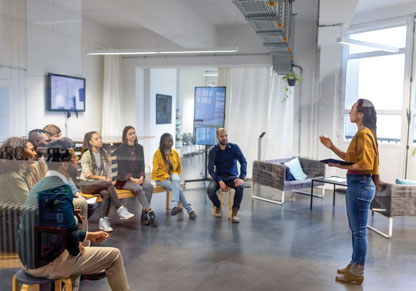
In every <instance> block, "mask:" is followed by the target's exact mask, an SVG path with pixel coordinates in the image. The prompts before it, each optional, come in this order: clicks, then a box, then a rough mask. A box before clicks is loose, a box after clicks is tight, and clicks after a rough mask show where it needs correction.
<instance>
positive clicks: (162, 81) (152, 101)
mask: <svg viewBox="0 0 416 291" xmlns="http://www.w3.org/2000/svg"><path fill="white" fill-rule="evenodd" d="M148 71H149V74H148V79H147V78H146V77H145V86H147V85H146V83H148V90H147V89H146V88H145V95H144V98H145V100H144V104H145V105H144V106H145V110H146V111H147V114H145V130H144V133H145V135H150V136H154V138H151V139H148V140H145V141H143V142H142V144H143V146H144V150H145V160H146V163H147V164H151V163H152V160H153V154H154V152H155V151H156V150H157V148H158V147H159V141H160V136H161V135H162V134H164V133H165V132H168V133H170V134H171V135H172V137H173V140H174V141H175V124H176V122H175V119H176V106H175V105H176V92H177V73H178V70H177V69H150V70H148ZM156 94H163V95H171V96H172V122H171V123H170V124H156ZM146 99H147V100H146ZM174 147H175V145H174Z"/></svg>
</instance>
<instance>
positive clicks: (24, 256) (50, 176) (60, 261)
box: [18, 139, 130, 291]
mask: <svg viewBox="0 0 416 291" xmlns="http://www.w3.org/2000/svg"><path fill="white" fill-rule="evenodd" d="M45 160H46V163H47V165H48V172H47V174H46V176H45V177H44V178H43V179H42V180H40V181H39V182H38V183H37V184H36V185H35V186H34V187H33V188H32V189H31V190H30V192H29V196H28V197H27V199H26V202H25V211H24V214H23V219H22V223H21V224H20V227H19V236H18V254H19V257H20V260H21V262H22V265H23V268H24V270H25V272H26V273H28V274H30V275H32V276H35V277H44V278H49V279H57V278H67V277H70V278H71V281H72V284H73V289H72V290H75V291H78V290H79V277H80V275H81V274H94V273H100V272H102V271H105V273H106V277H107V280H108V282H109V285H110V287H111V290H117V291H127V290H130V289H129V285H128V282H127V276H126V272H125V269H124V264H123V258H122V256H121V253H120V250H119V249H117V248H111V247H86V246H85V247H84V246H83V244H82V242H83V241H84V240H85V239H88V240H90V241H92V242H95V243H101V242H102V241H104V240H106V239H107V238H108V234H107V233H105V232H103V231H98V232H85V231H80V230H78V229H77V220H76V219H75V211H74V208H73V205H72V199H73V194H72V191H71V188H70V186H69V185H68V183H69V178H75V177H76V175H77V167H78V158H77V157H76V155H75V152H74V150H73V143H72V141H71V140H70V139H61V140H56V141H53V142H51V143H50V144H49V146H48V149H47V154H46V155H45ZM58 187H59V191H55V192H56V193H58V194H59V196H60V197H61V200H59V201H58V202H57V201H56V200H54V201H55V202H53V203H52V204H50V205H51V206H52V205H53V207H52V209H53V210H49V211H55V207H57V206H56V205H58V204H59V205H64V206H60V210H61V211H60V214H59V215H57V216H56V217H60V219H59V220H60V221H64V222H65V225H67V226H68V234H67V235H66V239H65V241H66V243H65V246H64V247H63V246H62V244H51V245H48V246H43V245H42V246H41V247H42V249H48V254H49V255H48V258H47V260H46V262H45V261H41V262H39V261H38V262H35V255H34V252H35V250H34V242H33V236H32V235H31V234H32V233H33V229H34V225H33V224H34V223H36V221H37V219H36V220H33V219H32V220H31V219H29V216H30V215H32V214H31V212H30V211H33V207H35V206H37V205H38V194H39V193H41V194H40V195H46V196H39V198H41V197H42V198H45V197H46V198H47V197H49V196H48V195H51V197H52V195H55V193H54V191H52V190H53V189H56V188H58ZM53 198H54V197H52V198H51V200H52V199H53ZM43 201H47V200H45V199H44V200H43ZM45 205H47V204H45ZM48 206H49V205H48ZM47 209H48V208H47ZM43 211H44V209H39V213H42V212H43ZM32 213H33V212H32ZM77 216H78V223H82V217H80V216H79V215H77ZM49 217H50V216H49ZM31 221H32V222H31ZM33 221H35V222H33ZM84 223H85V222H84ZM51 254H52V256H51Z"/></svg>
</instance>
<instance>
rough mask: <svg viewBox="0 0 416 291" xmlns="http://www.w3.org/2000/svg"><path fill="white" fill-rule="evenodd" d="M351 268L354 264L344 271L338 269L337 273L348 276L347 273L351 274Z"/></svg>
mask: <svg viewBox="0 0 416 291" xmlns="http://www.w3.org/2000/svg"><path fill="white" fill-rule="evenodd" d="M351 266H352V264H348V265H347V266H346V267H345V268H343V269H338V270H337V273H338V274H343V275H344V274H347V273H349V272H350V269H351Z"/></svg>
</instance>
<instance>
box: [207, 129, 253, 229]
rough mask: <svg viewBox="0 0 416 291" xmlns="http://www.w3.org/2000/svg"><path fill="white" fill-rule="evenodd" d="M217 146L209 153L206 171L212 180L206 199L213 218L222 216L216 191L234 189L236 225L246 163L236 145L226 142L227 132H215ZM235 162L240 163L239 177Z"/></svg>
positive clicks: (233, 211) (233, 213)
mask: <svg viewBox="0 0 416 291" xmlns="http://www.w3.org/2000/svg"><path fill="white" fill-rule="evenodd" d="M217 139H218V144H217V145H215V146H214V147H213V148H212V149H211V150H210V152H209V159H208V171H209V174H210V175H211V177H212V178H213V179H212V180H211V181H210V182H209V185H208V189H207V192H208V197H209V199H210V200H211V201H212V203H213V204H214V206H215V208H216V211H215V216H216V217H221V216H222V209H221V202H220V200H219V199H218V196H217V194H216V193H217V190H218V189H219V188H221V190H223V191H227V186H228V187H231V188H234V189H235V195H234V203H233V210H232V217H231V219H232V222H234V223H238V222H240V219H239V217H238V212H239V210H240V204H241V201H242V200H243V191H244V185H243V183H244V178H245V177H246V174H247V161H246V158H245V157H244V155H243V153H242V152H241V150H240V148H239V147H238V145H236V144H233V143H229V142H228V135H227V130H226V129H225V128H219V129H218V130H217ZM237 161H238V162H239V163H240V175H238V168H237Z"/></svg>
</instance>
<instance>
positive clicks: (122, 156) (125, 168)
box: [116, 126, 157, 226]
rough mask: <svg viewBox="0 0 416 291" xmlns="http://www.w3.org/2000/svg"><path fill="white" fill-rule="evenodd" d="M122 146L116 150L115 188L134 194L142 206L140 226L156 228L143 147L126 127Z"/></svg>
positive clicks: (151, 188)
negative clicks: (116, 171) (148, 225)
mask: <svg viewBox="0 0 416 291" xmlns="http://www.w3.org/2000/svg"><path fill="white" fill-rule="evenodd" d="M122 140H123V144H122V145H121V146H120V147H119V148H118V149H117V152H116V155H117V165H118V174H117V184H116V186H117V188H121V189H127V190H130V191H132V192H133V193H134V195H136V196H137V198H138V199H139V202H140V204H141V205H142V208H143V210H142V218H141V221H142V224H151V225H152V226H157V219H156V215H155V213H154V211H153V209H152V208H150V201H151V200H152V193H153V185H152V183H150V182H149V181H148V180H146V179H145V172H144V153H143V146H141V145H140V144H138V143H137V136H136V130H135V129H134V127H133V126H126V127H125V128H124V130H123V136H122Z"/></svg>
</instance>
